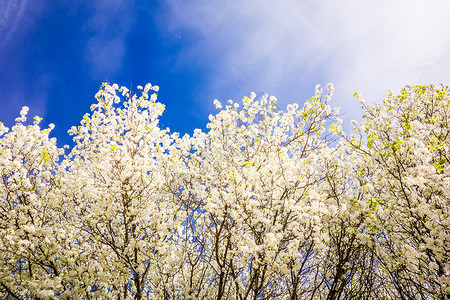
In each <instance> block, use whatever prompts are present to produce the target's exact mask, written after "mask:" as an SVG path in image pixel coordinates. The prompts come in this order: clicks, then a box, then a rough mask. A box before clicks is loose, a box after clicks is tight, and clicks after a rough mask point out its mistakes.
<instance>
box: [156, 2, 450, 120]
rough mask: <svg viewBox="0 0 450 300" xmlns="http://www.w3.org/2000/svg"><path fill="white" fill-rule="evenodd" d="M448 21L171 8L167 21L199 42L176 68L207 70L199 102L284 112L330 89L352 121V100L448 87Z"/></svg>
mask: <svg viewBox="0 0 450 300" xmlns="http://www.w3.org/2000/svg"><path fill="white" fill-rule="evenodd" d="M448 11H450V2H449V1H436V0H431V1H406V0H402V1H388V0H382V1H356V0H354V1H333V0H327V1H296V0H286V1H276V0H248V1H238V0H231V1H214V0H193V1H192V0H191V1H176V0H172V1H170V2H168V4H167V7H166V15H164V17H163V18H164V19H165V20H167V24H166V25H168V26H169V28H170V30H171V32H174V33H175V34H177V35H180V36H183V35H189V36H190V37H191V38H192V40H193V41H195V43H193V45H191V46H190V48H188V50H187V51H186V52H185V53H183V54H182V56H180V58H179V59H180V61H188V62H189V63H193V64H196V65H197V66H199V67H201V68H206V69H207V72H208V77H209V79H208V82H206V83H205V85H204V86H202V87H200V90H203V92H202V94H201V95H199V97H200V98H202V100H206V101H212V99H213V98H215V97H218V98H222V97H233V98H235V99H236V98H239V97H242V96H243V95H245V94H248V93H249V92H250V91H252V90H253V91H255V92H257V93H258V92H260V91H265V92H269V93H273V94H275V96H277V97H279V98H280V99H281V100H282V103H283V104H287V103H289V102H294V101H299V100H304V99H305V98H308V97H309V96H311V95H312V94H313V87H314V85H315V84H316V83H321V84H323V85H325V84H326V83H327V82H333V83H334V84H335V86H336V92H335V95H336V97H335V99H336V100H335V102H334V103H335V105H339V106H341V107H342V111H343V112H347V113H348V114H351V113H352V110H353V107H356V106H357V105H356V102H355V101H353V98H352V94H353V92H355V91H359V92H361V93H362V94H363V96H364V97H365V98H367V99H368V100H369V101H375V100H376V101H380V100H381V99H382V98H383V97H384V96H385V95H386V93H387V90H388V89H389V88H392V89H394V91H396V90H397V91H398V90H399V89H400V88H401V87H402V86H404V85H405V84H407V83H427V82H435V83H439V82H441V81H446V80H448V78H450V58H449V56H448V53H450V18H448ZM236 100H238V99H236Z"/></svg>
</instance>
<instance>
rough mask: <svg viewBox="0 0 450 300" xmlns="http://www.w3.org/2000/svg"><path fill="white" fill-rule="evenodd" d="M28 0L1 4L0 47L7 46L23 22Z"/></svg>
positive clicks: (9, 0) (6, 0) (10, 0)
mask: <svg viewBox="0 0 450 300" xmlns="http://www.w3.org/2000/svg"><path fill="white" fill-rule="evenodd" d="M26 6H27V0H4V2H3V3H2V4H0V47H3V46H5V45H6V44H7V42H8V41H9V39H10V38H11V37H12V35H13V34H14V33H15V32H16V30H17V28H18V26H19V24H20V23H21V22H22V19H23V16H24V11H25V8H26Z"/></svg>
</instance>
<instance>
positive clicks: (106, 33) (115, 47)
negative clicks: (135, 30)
mask: <svg viewBox="0 0 450 300" xmlns="http://www.w3.org/2000/svg"><path fill="white" fill-rule="evenodd" d="M93 6H94V10H93V12H92V15H91V17H90V19H89V20H88V21H87V30H88V31H89V32H90V34H91V37H90V38H89V40H88V41H87V43H86V45H85V59H86V61H87V63H88V64H89V70H90V73H91V75H92V77H93V78H94V79H96V80H106V79H107V78H105V77H108V76H113V75H115V74H116V72H117V71H118V70H120V68H121V67H122V60H123V57H124V55H125V39H126V37H127V34H128V33H129V31H130V29H131V24H132V19H133V18H132V12H133V10H132V9H131V8H132V7H133V5H132V1H131V3H130V1H125V0H96V1H94V2H93ZM100 77H101V78H100Z"/></svg>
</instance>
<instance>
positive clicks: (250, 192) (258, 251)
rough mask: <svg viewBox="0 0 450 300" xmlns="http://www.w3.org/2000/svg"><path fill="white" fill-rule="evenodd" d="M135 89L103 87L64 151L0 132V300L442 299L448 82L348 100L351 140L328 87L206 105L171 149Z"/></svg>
mask: <svg viewBox="0 0 450 300" xmlns="http://www.w3.org/2000/svg"><path fill="white" fill-rule="evenodd" d="M137 90H138V94H139V95H137V94H134V92H133V91H132V90H129V89H127V88H126V87H119V86H118V85H117V84H113V85H109V84H107V83H105V84H103V85H102V87H101V89H100V90H99V92H98V93H97V94H96V99H97V103H95V104H93V105H92V106H91V113H88V114H86V115H85V116H84V117H83V119H82V120H81V122H80V125H79V126H77V127H75V126H74V127H72V129H71V130H70V134H72V135H73V136H74V141H75V143H76V145H75V146H74V147H73V148H72V149H70V152H69V153H67V154H66V155H64V149H60V148H58V147H57V146H56V140H55V139H54V138H52V139H50V138H49V134H50V132H51V130H52V129H53V128H54V125H53V124H50V125H49V128H46V129H41V128H40V127H39V124H40V121H41V118H39V117H35V118H34V124H33V125H29V126H26V125H25V123H26V121H27V118H26V116H27V112H28V108H27V107H24V108H23V109H22V111H21V112H20V117H19V118H17V119H16V122H17V124H16V125H15V126H13V127H12V129H11V131H9V129H8V128H6V127H5V126H4V125H3V124H1V123H0V176H2V181H1V184H0V261H1V262H2V265H1V267H0V297H3V298H5V299H9V298H16V299H21V298H24V299H54V298H59V299H63V298H64V299H66V298H73V299H93V298H98V299H144V298H145V299H147V298H151V299H155V298H156V299H169V298H174V299H175V298H183V299H248V298H253V299H257V298H270V299H316V298H317V299H322V298H328V299H350V298H357V297H359V298H365V299H366V298H367V299H368V298H370V299H374V298H376V299H383V298H384V299H390V298H393V299H397V298H410V299H416V298H417V297H419V298H421V299H439V298H441V299H444V298H445V297H448V296H449V295H450V265H449V261H450V258H449V252H450V239H449V233H450V228H449V225H450V218H449V213H450V212H449V207H450V206H449V205H450V169H449V161H448V160H449V159H450V157H449V146H448V145H449V142H450V130H449V128H450V127H449V123H448V120H449V118H450V96H449V95H450V89H449V88H448V87H447V86H441V87H440V88H436V87H434V86H432V85H428V86H407V87H406V88H405V89H404V90H402V92H401V93H400V95H399V96H393V95H392V94H390V95H389V96H388V98H386V99H385V100H384V102H383V104H382V105H379V106H370V105H368V104H365V103H364V101H363V100H362V99H360V98H359V101H360V103H361V106H362V107H363V108H364V110H365V115H364V122H363V123H361V124H358V123H357V122H356V121H355V122H353V124H354V130H353V132H354V134H353V135H346V134H345V132H344V131H343V130H342V124H343V121H342V120H341V119H339V118H337V117H336V116H337V114H338V109H332V108H331V107H330V105H329V101H330V99H331V96H332V94H333V91H334V88H333V85H331V84H329V85H327V90H328V94H327V95H324V96H323V89H322V88H321V87H320V86H316V91H315V95H314V97H312V98H311V99H310V100H308V101H306V103H305V104H304V105H303V106H299V105H298V104H292V105H288V106H287V108H286V111H282V110H280V109H279V108H278V107H277V105H276V103H277V99H276V98H275V97H269V96H268V95H264V96H263V97H262V98H261V99H260V100H257V98H256V95H255V94H254V93H252V94H251V95H250V97H244V99H243V100H242V104H239V103H235V102H233V101H231V100H230V101H228V102H227V103H226V104H225V103H224V104H222V103H220V102H219V101H217V100H215V101H214V104H215V106H216V108H217V109H218V110H219V112H218V113H217V114H216V115H211V116H210V117H209V121H210V122H209V123H208V124H207V125H206V128H207V130H206V131H202V130H200V129H196V130H195V131H194V132H193V135H192V136H190V135H187V134H186V135H184V136H182V137H180V136H179V134H177V133H170V132H169V129H165V130H164V129H161V128H160V127H159V125H158V120H159V117H160V116H161V115H162V113H163V111H164V105H163V104H161V103H158V102H157V101H156V99H157V96H156V92H158V87H157V86H152V85H150V84H147V85H145V87H142V86H138V87H137ZM357 97H358V95H357ZM329 121H331V122H329ZM326 124H330V126H329V127H328V128H327V127H326V126H325V125H326ZM65 148H68V147H65ZM63 155H64V159H63V160H62V161H59V159H60V158H61V157H62V156H63Z"/></svg>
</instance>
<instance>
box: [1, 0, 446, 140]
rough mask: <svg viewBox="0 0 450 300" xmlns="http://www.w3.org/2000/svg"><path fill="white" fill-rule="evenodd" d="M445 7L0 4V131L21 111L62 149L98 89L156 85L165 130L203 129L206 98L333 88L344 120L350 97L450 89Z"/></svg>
mask: <svg viewBox="0 0 450 300" xmlns="http://www.w3.org/2000/svg"><path fill="white" fill-rule="evenodd" d="M449 11H450V1H445V0H442V1H435V0H429V1H425V0H424V1H414V0H409V1H406V0H405V1H403V0H398V1H388V0H381V1H380V0H378V1H369V0H366V1H361V0H354V1H350V0H343V1H334V0H324V1H309V0H305V1H300V0H297V1H294V0H285V1H283V0H247V1H243V0H229V1H224V0H221V1H216V0H189V1H184V0H167V1H153V0H150V1H139V0H135V1H133V0H90V1H63V0H52V1H50V0H39V1H32V0H3V1H2V2H1V4H0V70H1V71H0V89H1V96H0V121H2V122H4V123H5V124H6V125H7V126H8V127H10V126H12V125H13V122H14V119H15V118H16V117H17V116H18V115H19V111H20V108H21V107H22V106H24V105H27V106H29V107H30V116H34V115H39V116H41V117H44V121H43V124H44V125H46V124H48V123H54V124H55V125H56V128H55V129H54V132H53V135H54V136H56V137H57V139H58V141H59V142H58V144H59V145H60V146H62V145H63V144H67V143H70V140H71V138H70V137H69V136H68V134H67V133H66V132H67V130H68V129H69V128H70V127H71V126H72V125H78V124H79V121H80V120H81V118H82V116H83V114H84V113H86V112H88V111H89V107H90V105H91V104H92V103H93V102H94V101H95V99H94V94H95V93H96V92H97V90H98V88H99V86H100V85H101V83H102V82H103V81H109V82H111V83H117V84H119V85H124V86H128V87H129V86H130V85H132V86H137V85H144V84H145V83H147V82H150V83H152V84H153V85H159V86H160V92H159V93H158V94H159V96H158V99H159V101H161V102H163V103H164V104H165V105H166V112H165V114H164V116H163V118H162V120H161V125H162V127H170V128H171V130H172V131H178V132H181V133H191V132H192V131H193V129H195V128H202V129H204V128H205V125H206V123H207V120H208V115H209V114H210V113H214V111H215V110H214V108H213V104H212V102H213V100H214V99H219V100H221V101H225V100H227V99H230V98H231V99H233V100H236V101H240V100H241V99H242V97H243V96H245V95H248V94H249V93H250V92H252V91H254V92H256V93H257V94H259V93H260V92H265V93H268V94H273V95H275V96H276V97H277V98H278V99H279V104H280V106H281V107H284V106H285V105H287V104H289V103H294V102H297V103H303V101H305V100H306V99H308V98H309V97H311V96H312V95H313V94H314V86H315V85H316V84H317V83H319V84H321V85H323V86H325V85H326V84H327V83H328V82H332V83H334V85H335V97H334V99H333V100H332V101H333V102H332V104H333V105H335V106H340V107H341V113H343V119H344V120H345V121H349V120H350V119H353V118H358V116H359V115H360V111H359V106H358V104H357V102H356V101H355V100H354V99H353V98H352V94H353V93H354V92H355V91H358V92H360V93H362V95H363V97H364V98H366V99H367V101H369V102H379V101H381V100H382V98H383V97H384V96H385V95H386V93H387V91H388V89H390V88H391V89H393V90H394V91H398V90H399V89H400V88H401V87H402V86H404V85H405V84H407V83H413V84H418V83H419V84H422V83H430V82H434V83H440V82H444V83H449V81H450V80H449V78H450V55H449V53H450V18H449V17H448V12H449Z"/></svg>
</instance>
